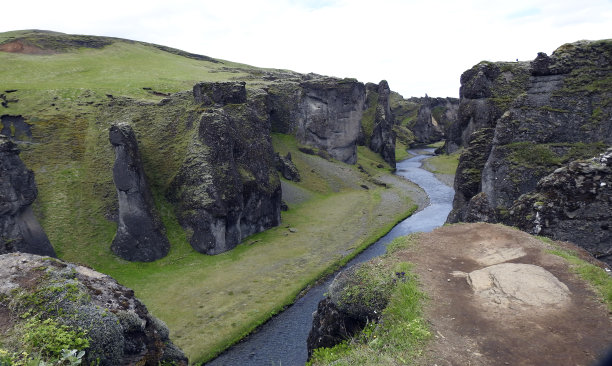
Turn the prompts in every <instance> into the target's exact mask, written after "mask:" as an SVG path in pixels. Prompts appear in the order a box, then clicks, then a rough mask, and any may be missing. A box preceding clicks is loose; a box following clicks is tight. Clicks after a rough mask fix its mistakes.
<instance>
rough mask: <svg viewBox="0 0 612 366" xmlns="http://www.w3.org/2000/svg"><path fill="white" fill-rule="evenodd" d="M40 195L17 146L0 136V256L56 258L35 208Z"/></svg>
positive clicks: (31, 173) (32, 173)
mask: <svg viewBox="0 0 612 366" xmlns="http://www.w3.org/2000/svg"><path fill="white" fill-rule="evenodd" d="M37 195H38V190H37V189H36V183H35V182H34V172H32V171H31V170H29V169H27V168H26V166H25V165H24V164H23V162H22V161H21V159H20V158H19V149H18V148H17V145H15V144H14V143H13V142H12V141H10V140H9V139H8V138H7V137H6V136H4V135H0V254H4V253H10V252H24V253H33V254H39V255H48V256H52V257H54V256H55V251H54V250H53V246H52V245H51V243H50V242H49V239H48V238H47V235H46V234H45V232H44V230H43V228H42V227H41V226H40V224H39V223H38V220H36V217H34V212H33V211H32V208H31V205H32V203H33V202H34V200H35V199H36V196H37Z"/></svg>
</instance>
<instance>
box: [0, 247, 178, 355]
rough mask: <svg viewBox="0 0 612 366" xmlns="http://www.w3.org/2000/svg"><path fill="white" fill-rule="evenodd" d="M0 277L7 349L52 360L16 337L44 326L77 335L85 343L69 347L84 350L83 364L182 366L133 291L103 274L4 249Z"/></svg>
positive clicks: (1, 326)
mask: <svg viewBox="0 0 612 366" xmlns="http://www.w3.org/2000/svg"><path fill="white" fill-rule="evenodd" d="M0 278H1V279H2V281H1V282H0V314H1V315H2V318H3V319H4V320H5V321H3V322H1V323H0V343H1V344H2V345H3V347H4V348H5V349H6V351H8V352H15V353H19V352H21V351H23V350H26V349H28V350H30V351H29V353H30V354H31V355H33V356H36V354H38V355H39V356H43V359H44V358H45V357H48V358H52V357H53V356H54V355H52V354H49V353H52V351H50V350H48V349H47V350H43V349H42V348H41V347H40V346H39V345H37V344H34V343H31V342H29V341H28V339H29V337H27V336H20V335H22V334H23V333H22V332H23V330H24V329H26V331H27V329H35V330H36V329H37V327H36V325H37V324H44V325H45V328H49V327H56V328H57V329H61V330H62V332H64V333H67V334H73V335H74V334H82V336H81V338H86V339H87V341H88V343H89V345H88V346H87V347H81V346H79V345H78V344H73V345H71V347H76V349H84V351H85V354H84V356H83V361H84V364H96V365H101V366H114V365H150V366H157V365H159V364H174V365H187V358H186V357H185V355H184V354H183V352H182V351H181V350H180V349H179V348H178V347H177V346H175V345H174V344H173V343H172V341H171V340H170V339H169V331H168V328H167V327H166V325H165V324H164V323H163V322H162V321H161V320H159V319H157V318H155V317H154V316H153V315H151V314H150V313H149V312H148V311H147V308H146V307H145V306H144V305H143V304H142V303H141V302H140V301H139V300H138V299H137V298H135V297H134V291H132V290H130V289H128V288H126V287H124V286H122V285H120V284H119V283H117V281H115V280H114V279H112V278H111V277H109V276H107V275H104V274H102V273H99V272H96V271H94V270H92V269H90V268H87V267H83V266H79V265H75V264H71V263H67V262H63V261H60V260H57V259H53V258H50V257H42V256H38V255H33V254H25V253H10V254H4V255H0ZM32 327H34V328H32ZM17 330H20V331H17ZM47 341H48V342H50V340H47ZM62 341H63V342H65V341H66V340H62Z"/></svg>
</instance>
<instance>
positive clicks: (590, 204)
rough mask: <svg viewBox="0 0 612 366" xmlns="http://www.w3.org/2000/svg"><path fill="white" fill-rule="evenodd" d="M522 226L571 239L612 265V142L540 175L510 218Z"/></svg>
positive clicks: (548, 234) (512, 210) (538, 232)
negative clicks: (592, 155)
mask: <svg viewBox="0 0 612 366" xmlns="http://www.w3.org/2000/svg"><path fill="white" fill-rule="evenodd" d="M505 222H508V223H510V224H512V225H514V226H517V227H519V228H520V229H521V230H524V231H527V232H529V233H532V234H536V235H543V236H547V237H549V238H552V239H555V240H564V241H571V242H572V243H574V244H576V245H578V246H580V247H583V248H585V249H586V250H587V251H589V252H590V253H591V254H592V255H594V256H595V257H597V258H599V259H600V260H602V261H604V262H606V263H608V264H609V265H612V227H611V226H612V148H610V149H608V151H607V152H606V153H604V154H601V155H600V156H598V157H595V158H592V159H588V160H576V161H572V162H571V163H569V164H567V165H566V166H564V167H561V168H559V169H557V170H555V172H553V173H552V174H549V175H547V176H546V177H544V178H542V179H540V181H539V182H538V185H537V188H536V189H535V190H534V191H532V192H530V193H528V194H524V195H522V196H521V197H519V199H518V200H516V201H515V202H514V204H513V205H512V207H511V208H510V211H509V215H508V218H507V219H506V220H505Z"/></svg>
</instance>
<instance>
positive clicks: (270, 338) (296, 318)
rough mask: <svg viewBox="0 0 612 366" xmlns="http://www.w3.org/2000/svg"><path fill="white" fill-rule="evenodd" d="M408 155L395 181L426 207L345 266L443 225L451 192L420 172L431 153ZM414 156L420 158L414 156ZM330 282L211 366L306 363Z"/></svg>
mask: <svg viewBox="0 0 612 366" xmlns="http://www.w3.org/2000/svg"><path fill="white" fill-rule="evenodd" d="M411 152H412V153H413V154H412V156H413V158H411V159H408V160H405V161H402V162H400V163H398V164H397V170H396V171H395V174H396V175H397V176H398V177H395V179H399V180H400V182H403V183H404V184H406V185H408V186H409V185H410V182H409V181H408V180H410V181H412V182H415V183H416V184H418V185H419V186H420V187H421V188H422V189H423V190H424V191H425V192H426V193H427V195H428V197H429V199H428V202H429V204H428V206H427V207H425V208H424V209H422V210H420V211H419V212H417V213H415V214H414V215H411V216H410V217H408V218H406V219H405V220H402V221H401V222H400V223H398V224H397V225H395V226H394V227H393V229H391V230H390V231H389V232H388V233H386V234H385V235H384V236H383V237H381V238H380V239H379V240H377V241H376V243H374V244H373V245H371V246H368V247H367V249H365V250H364V251H363V252H361V253H360V254H359V255H357V256H356V257H355V258H353V259H352V260H351V261H350V262H349V263H348V264H347V266H350V265H352V264H354V263H359V262H363V261H366V260H368V259H370V258H373V257H376V256H379V255H381V254H383V253H384V252H385V250H386V245H387V243H389V242H390V241H391V240H393V238H396V237H398V236H403V235H406V234H407V233H410V232H413V231H430V230H432V229H434V228H435V227H438V226H440V225H442V224H444V221H445V220H446V216H447V215H448V213H449V212H450V210H451V202H452V197H453V190H452V189H450V188H449V187H447V186H445V185H444V184H442V183H441V182H439V181H438V180H437V179H435V178H434V176H433V174H432V173H431V172H427V171H425V170H423V169H421V168H420V166H421V161H422V160H423V159H424V158H426V157H427V155H429V154H431V153H432V151H425V152H424V153H423V154H421V153H417V152H416V151H411ZM417 154H418V155H419V156H416V155H417ZM399 177H402V178H399ZM391 178H392V177H387V178H384V179H391ZM379 180H383V177H382V176H381V177H380V178H379ZM389 203H391V202H389ZM331 280H332V278H329V279H328V280H327V281H325V282H323V283H321V284H319V285H317V286H314V287H312V288H310V289H309V290H308V292H307V293H305V294H304V295H303V296H302V297H300V298H299V299H298V300H297V301H296V302H295V304H293V305H292V306H291V307H289V308H288V309H286V310H285V311H283V312H282V313H280V314H279V315H278V316H276V317H274V318H273V319H272V320H271V321H270V322H268V323H266V324H265V325H264V326H262V327H261V328H260V329H258V330H257V332H254V333H253V334H252V335H250V336H249V337H247V338H246V339H245V340H244V341H242V342H240V343H239V344H237V345H235V346H234V347H232V348H231V349H229V350H228V351H227V352H225V353H223V354H222V355H221V356H220V357H218V358H216V359H215V360H213V361H212V362H211V363H210V365H211V366H213V365H214V366H217V365H245V364H248V365H267V364H275V365H276V364H283V365H299V364H303V363H305V362H306V359H307V350H306V347H305V345H306V338H307V336H308V332H309V331H310V329H311V327H312V312H313V311H315V310H316V309H317V304H318V302H319V301H320V300H321V299H323V297H324V293H325V292H326V291H327V288H328V286H329V284H330V281H331Z"/></svg>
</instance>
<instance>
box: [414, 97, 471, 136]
mask: <svg viewBox="0 0 612 366" xmlns="http://www.w3.org/2000/svg"><path fill="white" fill-rule="evenodd" d="M420 103H421V107H420V108H419V111H418V114H417V117H416V120H415V121H414V123H413V124H411V127H410V129H411V131H412V132H413V134H414V141H415V142H416V143H419V144H430V143H433V142H437V141H440V140H442V139H444V138H445V137H446V133H447V132H446V131H447V130H448V129H449V128H451V126H452V125H453V124H454V123H455V122H456V121H457V118H458V113H459V99H456V98H431V97H425V98H421V101H420Z"/></svg>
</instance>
